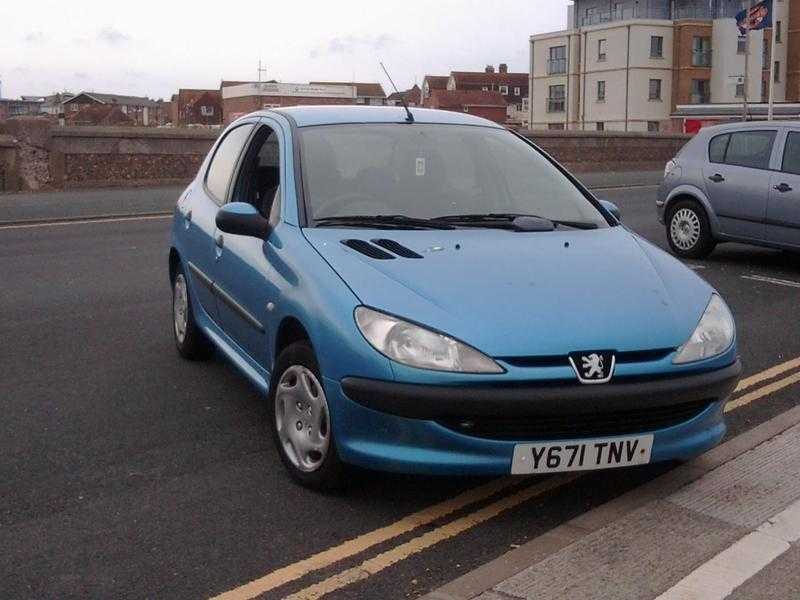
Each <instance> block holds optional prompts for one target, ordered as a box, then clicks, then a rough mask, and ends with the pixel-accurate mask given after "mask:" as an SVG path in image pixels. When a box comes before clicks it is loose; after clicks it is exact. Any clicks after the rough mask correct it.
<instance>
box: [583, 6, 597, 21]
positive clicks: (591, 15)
mask: <svg viewBox="0 0 800 600" xmlns="http://www.w3.org/2000/svg"><path fill="white" fill-rule="evenodd" d="M596 18H597V9H596V8H595V7H594V6H592V7H591V8H587V9H586V12H585V13H584V15H583V24H584V25H594V24H595V22H596Z"/></svg>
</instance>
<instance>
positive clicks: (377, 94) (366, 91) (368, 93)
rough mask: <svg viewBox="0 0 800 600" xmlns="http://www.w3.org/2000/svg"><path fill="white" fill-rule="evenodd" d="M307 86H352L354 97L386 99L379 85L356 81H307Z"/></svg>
mask: <svg viewBox="0 0 800 600" xmlns="http://www.w3.org/2000/svg"><path fill="white" fill-rule="evenodd" d="M309 85H353V86H355V88H356V95H358V96H362V97H367V98H386V92H384V91H383V86H382V85H381V84H380V83H363V82H358V81H309Z"/></svg>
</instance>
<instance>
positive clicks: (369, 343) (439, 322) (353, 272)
mask: <svg viewBox="0 0 800 600" xmlns="http://www.w3.org/2000/svg"><path fill="white" fill-rule="evenodd" d="M169 274H170V281H171V283H172V290H173V316H174V335H175V341H176V344H177V347H178V351H179V352H180V353H181V354H182V355H183V356H184V357H186V358H188V359H199V358H204V357H207V356H209V354H210V352H211V351H212V349H216V350H217V351H219V352H221V353H222V354H224V355H225V356H226V357H227V358H228V359H230V361H231V362H232V363H233V364H234V365H236V366H237V367H238V368H239V369H240V370H241V372H242V373H243V374H244V375H245V376H246V377H247V378H248V379H249V380H250V381H251V382H252V383H253V384H254V385H255V386H256V388H258V389H259V390H260V391H261V392H263V393H264V394H265V395H266V396H267V397H268V398H269V414H270V418H269V421H270V427H271V429H272V433H273V437H274V440H275V443H276V446H277V449H278V452H279V453H280V457H281V459H282V461H283V463H284V464H285V465H286V467H287V468H288V470H289V472H290V473H291V475H292V476H293V477H294V478H295V479H296V480H298V481H299V482H301V483H303V484H305V485H309V486H312V487H317V488H325V487H333V486H338V485H341V484H342V483H343V482H345V481H346V480H347V474H348V467H350V466H358V467H365V468H369V469H381V470H388V471H396V472H410V473H426V474H446V475H499V474H509V473H511V474H538V473H552V472H558V471H575V470H591V469H605V468H613V467H622V466H630V465H641V464H646V463H650V462H656V461H665V460H675V459H677V460H683V459H688V458H690V457H692V456H695V455H697V454H698V453H700V452H702V451H704V450H706V449H708V448H710V447H712V446H714V445H715V444H717V443H718V442H719V441H720V440H721V438H722V437H723V435H724V433H725V424H724V419H723V406H724V401H725V399H726V398H727V397H728V396H729V394H730V393H731V392H732V390H733V389H734V387H735V385H736V383H737V381H738V378H739V376H740V371H741V366H740V363H739V359H738V355H737V349H736V334H735V327H734V322H733V318H732V316H731V313H730V311H729V310H728V307H727V306H726V304H725V302H724V301H723V300H722V298H721V297H720V296H719V295H718V294H717V293H716V292H715V291H714V290H713V289H712V288H711V287H710V286H709V285H708V284H707V283H705V282H704V281H703V280H702V279H700V278H699V277H697V276H696V275H695V274H694V273H693V272H692V271H690V270H689V269H687V268H686V267H685V266H683V265H682V264H681V263H680V262H678V261H677V260H676V259H674V258H672V257H671V256H669V255H668V254H666V253H665V252H663V251H661V250H660V249H658V248H656V247H655V246H653V245H652V244H650V243H648V242H646V241H645V240H643V239H642V238H640V237H639V236H637V235H636V234H634V233H633V232H631V231H630V230H628V229H626V228H625V227H624V226H623V225H621V223H620V221H619V217H618V214H617V211H616V208H615V207H614V206H613V205H612V204H610V203H606V202H602V201H598V200H597V199H595V197H594V196H593V195H592V194H591V193H590V192H589V191H587V190H586V189H585V188H584V187H583V186H582V185H581V184H580V183H578V182H577V181H576V180H575V179H574V178H573V177H572V176H570V175H569V173H567V172H566V171H565V170H564V169H563V168H561V167H560V166H559V165H558V164H557V163H556V162H555V161H554V160H553V159H552V158H550V157H549V156H548V155H547V154H545V153H544V152H542V151H541V150H540V149H538V148H537V147H536V145H535V144H533V143H531V142H530V141H529V140H527V139H524V138H523V137H521V136H518V135H517V134H515V133H513V132H510V131H508V130H506V129H504V128H502V127H500V126H498V125H496V124H494V123H492V122H489V121H486V120H483V119H480V118H476V117H473V116H470V115H466V114H459V113H454V112H442V111H432V110H424V109H413V110H410V111H406V110H404V109H402V108H393V107H296V108H286V109H278V110H271V111H264V112H258V113H253V114H251V115H248V116H246V117H243V118H241V119H239V120H237V121H236V122H234V123H233V124H232V125H230V127H228V128H227V129H226V130H225V131H224V133H223V134H222V135H221V136H220V138H219V140H218V141H217V142H216V144H215V145H214V147H213V149H212V150H211V152H210V153H209V155H208V157H207V158H206V159H205V161H204V162H203V164H202V166H201V168H200V171H199V173H198V175H197V178H196V179H195V180H194V181H193V182H192V183H191V184H190V185H189V187H188V188H187V189H186V191H185V192H184V193H183V194H182V195H181V197H180V200H179V201H178V204H177V207H176V211H175V218H174V224H173V231H172V244H171V249H170V256H169Z"/></svg>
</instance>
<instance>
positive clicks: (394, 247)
mask: <svg viewBox="0 0 800 600" xmlns="http://www.w3.org/2000/svg"><path fill="white" fill-rule="evenodd" d="M372 243H373V244H377V245H378V246H380V247H381V248H385V249H386V250H388V251H389V252H394V253H395V254H397V256H402V257H403V258H422V255H421V254H417V253H416V252H414V251H413V250H412V249H411V248H406V247H405V246H403V244H401V243H399V242H396V241H394V240H387V239H380V240H372Z"/></svg>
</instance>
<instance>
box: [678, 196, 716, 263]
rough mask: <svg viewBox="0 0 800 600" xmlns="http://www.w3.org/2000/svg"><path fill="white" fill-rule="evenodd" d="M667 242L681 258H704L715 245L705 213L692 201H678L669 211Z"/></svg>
mask: <svg viewBox="0 0 800 600" xmlns="http://www.w3.org/2000/svg"><path fill="white" fill-rule="evenodd" d="M667 241H668V242H669V247H670V248H671V249H672V251H673V252H674V253H675V254H677V255H678V256H680V257H681V258H705V257H706V256H708V255H709V254H711V252H712V251H713V250H714V248H715V247H716V245H717V241H716V240H715V239H714V236H713V235H711V226H710V225H709V223H708V217H707V216H706V211H705V210H703V208H702V207H701V206H700V205H699V204H698V203H697V202H695V201H693V200H680V201H679V202H676V203H675V205H674V206H673V207H672V210H670V213H669V219H667Z"/></svg>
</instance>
